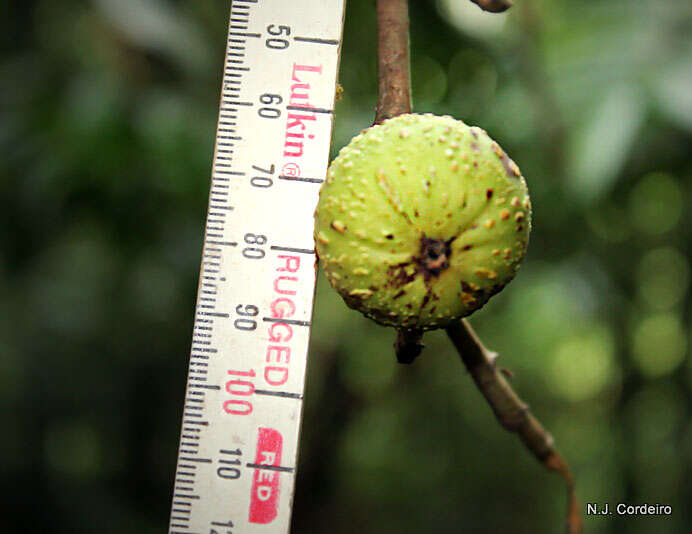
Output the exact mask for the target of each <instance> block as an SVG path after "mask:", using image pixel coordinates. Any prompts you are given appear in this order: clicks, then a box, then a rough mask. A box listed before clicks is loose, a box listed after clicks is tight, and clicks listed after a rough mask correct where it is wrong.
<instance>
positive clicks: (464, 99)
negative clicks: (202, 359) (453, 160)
mask: <svg viewBox="0 0 692 534" xmlns="http://www.w3.org/2000/svg"><path fill="white" fill-rule="evenodd" d="M228 8H229V3H228V2H227V1H221V0H198V1H196V2H183V1H180V0H92V1H90V2H80V1H77V0H63V1H61V2H54V1H51V0H25V1H24V2H10V3H6V5H5V6H4V8H3V11H4V12H5V16H4V17H2V19H1V22H0V25H2V30H3V31H2V33H1V35H0V40H1V42H2V50H3V52H2V56H1V57H0V88H1V89H0V91H1V93H2V114H1V115H0V150H1V153H2V156H3V157H2V159H1V160H0V173H1V176H2V180H0V198H1V199H2V204H3V215H4V216H3V219H2V220H3V223H2V225H1V226H0V317H1V318H2V320H0V415H1V417H2V422H3V423H2V431H1V438H0V458H2V462H0V481H2V483H1V484H0V488H2V489H0V492H1V494H2V499H1V502H2V504H1V505H0V509H2V510H3V513H2V514H0V532H55V533H62V532H70V533H74V532H125V531H127V532H138V533H147V532H151V533H154V532H162V530H163V529H164V528H165V525H166V524H167V518H168V507H169V502H170V495H171V492H172V486H173V482H172V481H173V474H174V466H175V455H176V451H177V440H178V430H179V423H180V414H181V408H182V400H183V390H184V384H185V375H186V366H187V361H188V348H189V344H190V335H191V330H192V312H193V305H194V299H195V290H196V285H197V284H196V281H197V275H198V270H199V261H200V253H201V244H202V228H203V221H204V217H205V209H206V201H207V193H208V187H209V173H210V164H211V156H212V148H213V138H214V131H215V122H216V113H217V102H218V93H219V87H220V75H221V65H222V60H223V53H224V42H225V31H226V24H227V16H228ZM411 18H412V37H411V40H412V58H413V65H412V78H413V91H414V107H415V111H432V112H435V113H441V114H442V113H446V114H451V115H454V116H455V117H458V118H461V119H463V120H465V121H467V122H470V123H473V124H477V125H480V126H482V127H483V128H485V129H486V130H488V132H489V133H490V134H491V135H492V136H493V137H494V138H495V139H497V140H498V141H499V142H500V143H501V144H502V146H503V147H504V148H505V149H506V150H507V151H508V153H509V154H511V155H512V157H513V158H514V159H515V160H516V161H517V163H518V164H519V165H520V166H521V168H522V170H523V172H524V175H525V176H526V177H527V180H528V183H529V187H530V190H531V194H532V198H533V205H534V209H535V213H534V230H533V235H532V238H531V245H530V247H529V254H528V258H527V260H526V261H525V263H524V266H523V268H522V271H521V273H520V275H519V276H518V277H517V280H516V281H515V282H514V283H513V284H512V285H511V286H510V287H509V288H508V289H507V290H506V291H504V292H503V293H501V294H500V295H498V296H497V297H495V298H494V299H493V300H492V302H491V303H489V304H488V305H487V306H486V307H485V308H484V309H483V310H482V311H480V312H479V313H477V314H476V315H474V317H473V324H474V325H475V326H476V327H477V330H478V331H479V333H480V334H481V335H482V337H483V339H484V340H485V342H486V344H487V345H488V346H489V347H490V348H492V349H494V350H497V351H498V352H500V354H501V359H500V362H501V365H503V366H507V367H508V368H510V369H512V370H513V371H514V373H515V378H514V384H515V386H516V389H517V390H518V391H519V392H520V394H521V395H522V397H523V398H524V399H525V400H526V401H527V402H529V403H530V404H531V406H532V409H533V411H534V412H535V413H536V414H537V415H538V417H539V418H540V419H541V420H542V421H543V422H544V423H545V424H546V425H547V427H548V428H549V429H551V431H552V433H553V434H554V436H555V438H556V440H557V443H558V445H559V447H560V448H561V449H562V451H563V452H564V454H565V455H566V457H567V458H568V459H569V461H570V463H571V465H572V467H573V470H574V472H575V474H576V477H577V480H578V489H579V494H580V497H581V499H582V500H583V501H585V502H610V503H612V504H614V503H618V502H628V503H632V504H639V503H644V502H646V503H664V504H669V505H671V506H673V509H674V513H673V516H672V517H668V518H665V519H662V518H649V519H646V518H641V517H640V518H629V519H623V518H619V517H617V516H612V517H604V518H601V517H599V518H587V523H586V532H588V533H611V532H612V533H620V532H627V533H634V534H639V533H641V534H645V533H646V534H648V533H652V532H656V533H657V534H669V533H683V532H690V531H692V512H690V507H689V503H690V502H692V482H690V473H691V471H692V420H691V417H690V416H691V409H692V395H691V392H692V366H691V364H690V360H689V358H688V355H689V341H690V296H689V283H690V253H691V250H690V245H691V232H692V218H691V216H690V211H691V210H690V198H691V197H690V188H691V187H692V159H691V158H690V149H691V148H692V142H691V141H692V90H691V88H692V4H690V3H689V2H685V1H683V0H678V1H672V2H656V1H654V0H640V1H638V2H631V1H627V0H592V1H590V2H582V1H577V0H517V1H516V6H515V7H514V8H513V9H512V10H510V11H509V12H508V13H506V14H503V15H488V14H483V13H481V12H480V10H478V8H477V7H476V6H474V5H472V4H471V3H470V2H466V1H465V0H439V1H437V2H433V1H423V0H420V1H414V2H411ZM375 31H376V28H375V14H374V2H373V1H372V0H350V1H349V2H348V10H347V18H346V28H345V37H344V46H343V57H342V63H341V67H342V68H341V73H340V81H341V84H342V85H343V87H344V98H343V100H342V101H341V102H340V103H339V104H338V106H337V113H336V124H335V133H334V142H333V152H334V153H335V152H336V151H337V150H338V149H339V148H340V147H341V146H342V145H344V144H345V143H346V142H347V141H348V139H349V138H350V137H351V136H353V135H354V134H355V133H357V132H358V131H359V130H360V129H362V128H364V127H367V126H368V125H369V124H370V123H371V121H372V118H373V111H374V105H375V91H376V68H375V65H376V59H375ZM355 331H357V332H358V335H357V336H354V335H352V334H353V332H355ZM392 341H393V333H392V332H391V331H389V330H387V329H384V328H381V327H378V326H376V325H374V324H372V323H370V322H368V321H367V320H365V319H364V318H362V317H361V316H360V315H358V314H357V313H355V312H352V311H350V310H348V309H347V308H345V306H344V305H343V304H342V303H341V301H340V300H339V298H338V297H337V296H336V295H335V293H334V292H333V291H331V290H330V288H329V287H328V284H326V283H325V282H324V280H323V279H320V282H319V286H318V293H317V302H316V313H315V320H314V330H313V335H312V345H311V360H310V366H309V377H308V384H307V391H306V406H305V419H304V427H303V428H304V433H303V438H302V444H301V457H300V469H299V476H298V483H297V490H296V502H295V514H294V530H293V531H294V532H296V533H299V532H306V533H307V532H332V533H337V534H338V533H341V532H343V533H346V532H362V533H384V532H397V533H409V532H410V533H413V532H436V533H446V532H449V533H452V532H454V533H456V532H484V533H485V532H517V533H519V532H521V533H532V534H533V533H536V532H558V531H559V525H561V522H562V517H563V513H564V494H563V488H562V485H561V483H560V481H559V479H557V478H556V477H554V476H551V475H549V474H547V473H546V472H544V471H543V470H542V468H541V467H540V466H539V465H538V464H537V463H536V462H535V461H534V460H533V458H531V457H530V456H529V455H528V454H527V453H526V451H525V450H524V449H523V448H522V447H521V446H520V445H519V443H518V441H517V440H516V438H515V437H514V436H511V435H509V434H507V433H506V432H505V431H504V430H502V429H501V428H500V427H499V426H498V425H497V423H496V422H495V420H494V419H493V417H492V414H491V412H490V410H489V409H488V407H487V406H486V405H485V404H484V402H483V400H482V399H481V398H480V395H479V393H478V392H477V391H476V389H475V388H474V387H473V385H472V383H471V381H470V379H469V377H468V376H467V375H466V374H465V373H464V371H463V370H462V366H461V364H460V362H459V361H458V357H457V356H456V354H455V353H454V352H453V350H452V349H451V346H450V344H449V342H448V341H447V340H446V338H445V337H444V335H443V334H440V333H432V334H428V335H427V337H426V342H427V347H426V349H425V351H424V353H423V356H422V357H421V358H420V359H419V360H418V361H417V362H416V363H415V364H414V365H413V366H411V367H399V366H397V364H395V362H394V358H393V355H392V350H391V342H392Z"/></svg>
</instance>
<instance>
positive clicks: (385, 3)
mask: <svg viewBox="0 0 692 534" xmlns="http://www.w3.org/2000/svg"><path fill="white" fill-rule="evenodd" d="M408 24H409V22H408V0H378V2H377V34H378V39H377V50H378V63H377V78H378V85H377V111H376V113H375V124H380V123H381V122H382V121H385V120H387V119H389V118H391V117H396V116H397V115H402V114H404V113H411V77H410V74H409V31H408Z"/></svg>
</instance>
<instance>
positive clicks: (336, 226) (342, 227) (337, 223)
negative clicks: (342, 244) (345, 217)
mask: <svg viewBox="0 0 692 534" xmlns="http://www.w3.org/2000/svg"><path fill="white" fill-rule="evenodd" d="M329 226H331V227H332V228H333V229H334V230H336V231H337V232H339V233H340V234H343V233H344V232H345V231H346V225H345V224H344V223H342V222H341V221H338V220H335V221H332V222H331V224H330V225H329Z"/></svg>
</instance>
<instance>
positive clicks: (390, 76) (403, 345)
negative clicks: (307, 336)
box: [375, 0, 582, 534]
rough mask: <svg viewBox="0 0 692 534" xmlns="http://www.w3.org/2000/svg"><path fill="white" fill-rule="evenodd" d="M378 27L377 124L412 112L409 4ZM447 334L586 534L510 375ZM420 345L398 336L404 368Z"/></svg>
mask: <svg viewBox="0 0 692 534" xmlns="http://www.w3.org/2000/svg"><path fill="white" fill-rule="evenodd" d="M472 1H474V2H475V3H477V4H479V5H481V4H484V5H489V4H500V3H503V2H501V1H500V0H498V1H493V0H477V1H476V0H472ZM504 4H505V5H507V4H508V5H507V7H509V6H510V5H511V3H509V2H506V1H505V2H504ZM481 7H483V6H481ZM507 7H505V9H507ZM484 9H485V8H484ZM501 11H504V10H501ZM377 21H378V35H379V39H378V57H379V62H378V65H379V70H378V78H379V84H378V88H379V93H378V100H377V112H376V114H375V124H379V123H380V122H382V121H384V120H386V119H388V118H391V117H396V116H397V115H401V114H404V113H410V112H411V97H410V91H411V80H410V76H409V37H408V26H409V24H408V0H378V2H377ZM447 334H448V335H449V337H450V339H451V340H452V343H453V344H454V346H455V347H456V349H457V351H458V352H459V356H460V357H461V359H462V361H463V362H464V365H465V366H466V368H467V369H468V371H469V373H470V374H471V376H472V377H473V380H474V382H475V384H476V386H477V387H478V389H479V390H480V391H481V393H482V394H483V396H484V397H485V399H486V400H487V401H488V404H490V407H491V408H492V410H493V412H494V413H495V416H496V417H497V419H498V421H499V422H500V424H501V425H502V426H503V427H504V428H506V429H507V430H509V431H510V432H515V433H517V434H518V435H519V438H520V439H521V441H522V442H523V443H524V445H525V446H526V448H527V449H528V450H529V451H530V452H531V453H532V454H533V455H534V456H535V457H536V458H537V459H538V460H539V461H540V462H541V463H542V464H543V465H544V466H545V467H546V468H547V469H550V470H551V471H555V472H556V473H558V474H559V475H560V476H561V477H562V478H563V479H564V480H565V482H566V484H567V521H566V525H567V533H568V534H579V533H580V532H581V530H582V520H581V514H580V511H579V504H578V501H577V498H576V493H575V488H574V478H573V476H572V474H571V472H570V470H569V468H568V466H567V463H566V462H565V460H564V459H563V458H562V456H561V455H560V453H559V452H558V451H557V449H556V448H555V445H554V443H553V438H552V436H551V435H550V434H549V433H548V432H547V431H546V429H545V428H544V427H543V425H541V423H540V422H539V421H538V420H537V419H536V418H535V417H534V416H533V414H531V412H530V411H529V408H528V406H527V405H526V404H525V403H524V402H523V401H522V400H521V399H520V398H519V396H518V395H517V394H516V393H515V391H514V390H513V389H512V387H511V386H510V384H509V382H508V381H507V378H506V376H505V375H510V374H511V373H509V371H505V370H501V369H498V368H497V366H496V365H495V360H496V359H497V354H495V353H493V352H490V351H489V350H488V349H486V348H485V346H484V345H483V343H482V342H481V340H480V339H478V337H477V336H476V334H475V333H474V331H473V330H472V329H471V326H470V325H469V323H468V322H467V321H466V320H462V321H459V322H456V323H454V324H452V325H451V326H449V327H448V328H447ZM421 339H422V333H421V332H420V331H410V330H409V331H407V330H399V331H398V333H397V341H396V343H395V348H396V353H397V358H398V359H399V361H400V362H402V363H410V361H413V359H414V358H415V357H416V356H417V355H418V354H419V353H420V351H421V349H422V343H421ZM411 356H412V357H411ZM402 360H403V361H402ZM407 360H409V361H407Z"/></svg>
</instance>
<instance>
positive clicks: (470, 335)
mask: <svg viewBox="0 0 692 534" xmlns="http://www.w3.org/2000/svg"><path fill="white" fill-rule="evenodd" d="M447 335H448V336H449V338H450V339H451V340H452V343H454V346H455V347H456V349H457V352H459V356H460V357H461V359H462V361H463V362H464V365H465V366H466V369H468V371H469V373H470V374H471V377H472V378H473V381H474V382H475V383H476V386H477V387H478V389H479V390H480V391H481V393H482V394H483V396H484V397H485V399H486V400H487V401H488V404H490V407H491V408H492V409H493V412H495V416H496V417H497V420H498V421H499V422H500V424H501V425H502V426H503V427H504V428H505V429H506V430H508V431H509V432H515V433H516V434H517V435H518V436H519V439H521V441H522V442H523V443H524V445H525V446H526V448H527V449H528V450H529V451H530V452H531V454H533V455H534V456H535V457H536V459H537V460H538V461H539V462H541V463H542V464H543V465H544V466H545V467H546V468H547V469H550V470H551V471H555V472H556V473H558V474H559V475H560V476H561V477H562V478H563V479H564V480H565V482H566V484H567V532H568V534H578V533H579V532H581V529H582V520H581V514H580V511H579V504H578V502H577V498H576V493H575V488H574V477H573V476H572V473H571V472H570V470H569V467H568V466H567V463H566V462H565V460H564V459H563V458H562V456H561V455H560V453H559V452H558V451H557V449H556V448H555V443H554V440H553V437H552V436H551V435H550V434H549V433H548V431H547V430H546V429H545V428H544V427H543V425H541V423H540V422H539V421H538V419H536V417H534V415H533V414H532V413H531V412H530V410H529V407H528V406H527V405H526V404H524V402H523V401H522V400H521V399H520V398H519V396H518V395H517V394H516V392H515V391H514V390H513V389H512V386H510V385H509V382H507V379H506V378H505V376H504V373H503V372H502V371H501V370H500V369H498V367H497V365H496V364H495V362H496V359H497V354H495V353H494V352H490V351H489V350H488V349H487V348H485V346H484V345H483V343H482V342H481V340H480V339H478V336H476V333H475V332H474V331H473V329H472V328H471V325H470V324H469V323H468V322H467V321H466V320H461V321H459V322H455V323H453V324H452V325H451V326H449V327H447Z"/></svg>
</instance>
